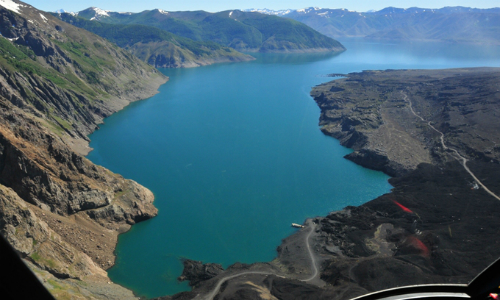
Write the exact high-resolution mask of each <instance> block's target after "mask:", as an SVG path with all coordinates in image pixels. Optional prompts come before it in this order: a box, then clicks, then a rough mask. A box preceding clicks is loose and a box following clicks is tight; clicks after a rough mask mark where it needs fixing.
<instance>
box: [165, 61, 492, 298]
mask: <svg viewBox="0 0 500 300" xmlns="http://www.w3.org/2000/svg"><path fill="white" fill-rule="evenodd" d="M499 79H500V70H499V69H494V68H478V69H452V70H401V71H394V70H387V71H365V72H362V73H353V74H349V75H347V78H344V79H340V80H336V81H332V82H329V83H325V84H322V85H320V86H318V87H315V88H314V89H313V91H312V92H311V94H312V96H313V97H314V99H315V100H316V102H317V103H318V105H319V106H320V108H321V117H320V124H321V125H322V128H321V129H322V131H323V132H324V133H325V134H327V135H331V136H333V137H335V138H337V139H339V140H340V141H341V143H342V144H343V145H345V146H348V147H351V148H353V149H354V152H353V153H352V154H350V155H348V156H347V157H346V158H348V159H351V160H353V161H354V162H356V163H359V164H361V165H363V166H365V167H368V168H372V169H376V170H382V171H384V172H386V173H388V174H390V175H392V176H394V177H393V178H391V179H390V183H391V184H392V185H393V186H394V188H393V189H392V191H391V193H389V194H386V195H383V196H381V197H378V198H377V199H374V200H372V201H370V202H368V203H366V204H363V205H361V206H359V207H346V208H345V209H343V210H341V211H337V212H332V213H330V214H329V215H328V216H326V217H317V218H314V219H311V220H309V221H307V222H306V223H304V224H305V225H306V228H305V229H301V230H300V231H299V232H297V233H296V234H294V235H292V236H290V237H287V238H286V239H284V240H283V241H282V244H281V245H280V246H279V247H278V255H277V258H276V259H274V260H273V261H272V262H269V263H256V264H252V265H242V264H235V265H233V266H230V267H229V268H228V269H227V270H224V271H221V270H220V268H216V270H217V272H213V270H212V271H211V272H202V271H203V270H204V269H207V268H204V267H203V266H204V265H203V264H202V263H201V262H190V263H189V264H185V265H187V266H189V267H186V268H185V270H184V273H183V276H182V278H181V279H187V280H190V282H191V286H192V287H193V290H192V291H190V292H185V293H181V294H177V295H174V296H172V297H162V298H159V299H212V298H215V297H216V298H217V299H234V298H238V299H256V298H265V299H292V298H293V299H312V298H314V299H350V298H352V297H355V296H359V295H362V294H366V293H368V292H373V291H378V290H381V289H387V288H392V287H396V286H403V285H410V284H424V283H467V282H468V281H470V280H472V279H473V278H474V276H476V275H477V274H478V273H479V272H480V271H481V270H482V269H484V268H485V267H486V266H488V265H489V264H490V263H491V262H493V261H494V260H496V259H497V258H498V257H499V256H500V248H499V247H498V242H497V239H496V236H497V234H498V228H500V226H499V225H500V221H499V220H498V218H497V217H496V215H497V214H498V213H500V202H499V201H498V200H496V199H495V198H494V197H492V196H491V195H490V194H488V193H487V192H486V191H485V190H483V189H481V188H479V187H478V186H477V184H476V183H475V182H474V179H473V178H472V177H471V176H470V174H469V173H468V172H467V171H466V169H465V168H464V167H463V165H462V164H461V162H460V160H458V159H457V157H456V155H455V154H454V153H453V151H452V150H451V149H456V150H457V151H458V152H459V153H460V154H461V155H463V156H464V157H466V158H467V159H468V162H467V167H468V168H469V169H470V170H471V171H472V172H474V174H475V175H476V177H477V178H478V179H479V180H481V182H482V183H483V184H484V185H485V186H487V187H488V188H489V189H490V190H491V191H493V192H494V193H496V194H497V195H498V194H500V183H499V182H498V181H497V180H496V178H498V176H499V175H500V168H499V160H498V155H500V151H499V150H500V148H498V147H496V143H499V142H500V136H499V134H498V132H500V128H499V127H500V122H498V116H497V112H498V111H499V109H500V107H499V105H500V94H499V93H498V91H497V83H498V80H499ZM405 96H406V97H405ZM412 110H413V111H414V112H415V113H416V114H413V113H412ZM417 116H421V119H419V118H418V117H417ZM429 122H430V123H429ZM429 124H430V125H433V126H434V127H435V128H436V129H437V130H439V131H440V132H442V133H443V140H441V139H440V135H439V134H438V133H437V131H435V130H432V128H430V126H429ZM443 145H447V146H446V147H448V148H444V147H443ZM311 226H312V227H311ZM310 228H312V230H313V231H312V233H313V234H311V236H310V237H309V238H308V239H306V238H305V236H306V234H307V232H308V231H309V230H311V229H310ZM306 242H307V243H306ZM306 245H307V247H306ZM306 248H310V249H312V250H311V253H312V254H311V256H314V257H315V258H316V261H317V262H318V263H317V267H318V268H319V273H320V275H319V278H318V279H314V280H310V279H309V278H308V277H309V276H310V275H311V274H312V272H313V268H312V266H311V259H310V257H309V255H308V254H307V252H306V250H305V249H306ZM193 264H194V265H195V266H196V267H193ZM200 270H201V271H200ZM238 274H240V275H238ZM217 284H218V285H217ZM214 293H215V294H214Z"/></svg>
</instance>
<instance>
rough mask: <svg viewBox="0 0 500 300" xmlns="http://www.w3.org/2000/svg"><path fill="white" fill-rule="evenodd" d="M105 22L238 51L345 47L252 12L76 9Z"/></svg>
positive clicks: (292, 23) (298, 25) (303, 28)
mask: <svg viewBox="0 0 500 300" xmlns="http://www.w3.org/2000/svg"><path fill="white" fill-rule="evenodd" d="M79 16H81V17H84V18H87V19H89V20H90V19H97V20H99V21H100V22H105V23H109V24H141V25H147V26H152V27H156V28H159V29H162V30H166V31H168V32H171V33H174V34H176V35H180V36H183V37H187V38H190V39H194V40H197V41H214V42H217V43H221V44H223V45H226V46H229V47H233V48H235V49H237V50H242V51H260V52H291V51H292V52H293V51H295V52H296V51H343V50H345V48H344V47H343V46H342V45H341V44H340V43H339V42H338V41H335V40H333V39H331V38H328V37H326V36H324V35H322V34H320V33H318V32H316V31H315V30H313V29H311V28H309V27H308V26H307V25H304V24H302V23H300V22H297V21H293V20H290V19H285V18H279V17H276V16H269V15H263V14H259V13H252V12H242V11H239V10H235V11H224V12H219V13H208V12H204V11H193V12H164V11H160V10H151V11H144V12H141V13H127V14H123V13H113V12H108V16H99V15H97V14H96V12H95V10H94V9H93V8H89V9H87V10H85V11H82V12H80V13H79Z"/></svg>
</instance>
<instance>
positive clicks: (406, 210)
mask: <svg viewBox="0 0 500 300" xmlns="http://www.w3.org/2000/svg"><path fill="white" fill-rule="evenodd" d="M392 202H394V203H395V204H396V205H397V206H399V208H401V209H402V210H403V211H405V212H407V213H410V214H412V213H413V212H412V211H411V209H409V208H408V207H406V206H403V205H402V204H401V203H399V202H398V201H396V200H392Z"/></svg>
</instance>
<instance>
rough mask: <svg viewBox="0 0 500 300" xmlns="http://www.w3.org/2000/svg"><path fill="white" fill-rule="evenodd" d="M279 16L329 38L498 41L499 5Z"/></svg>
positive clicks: (295, 12) (304, 12)
mask: <svg viewBox="0 0 500 300" xmlns="http://www.w3.org/2000/svg"><path fill="white" fill-rule="evenodd" d="M268 13H273V12H268ZM280 16H281V17H284V18H291V19H294V20H297V21H300V22H303V23H304V24H306V25H308V26H310V27H312V28H314V29H316V30H317V31H319V32H321V33H323V34H325V35H327V36H330V37H333V38H342V37H364V38H367V39H376V40H433V41H446V42H458V43H477V44H497V45H498V44H500V37H499V36H498V34H496V33H497V32H498V28H499V27H500V8H489V9H478V8H470V7H461V6H457V7H443V8H440V9H427V8H418V7H411V8H407V9H404V8H396V7H387V8H384V9H381V10H379V11H371V12H357V11H350V10H347V9H328V8H313V7H310V8H305V9H299V10H290V11H289V12H288V13H286V14H280Z"/></svg>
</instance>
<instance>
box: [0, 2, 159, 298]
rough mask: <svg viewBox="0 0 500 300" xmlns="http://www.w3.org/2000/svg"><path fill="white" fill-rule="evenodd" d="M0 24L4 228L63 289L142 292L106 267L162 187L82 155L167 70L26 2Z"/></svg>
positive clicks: (98, 293)
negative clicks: (117, 280)
mask: <svg viewBox="0 0 500 300" xmlns="http://www.w3.org/2000/svg"><path fill="white" fill-rule="evenodd" d="M0 33H1V34H2V36H1V37H0V233H1V234H2V235H3V236H4V237H5V238H6V239H7V240H8V241H9V242H10V243H11V244H12V245H13V246H14V248H15V249H16V250H17V251H18V252H19V254H20V255H21V257H22V258H23V259H24V260H25V261H26V262H27V263H28V265H29V266H30V267H31V268H32V269H33V270H34V271H35V273H36V274H37V276H39V278H40V279H41V280H42V281H43V283H44V284H45V285H46V287H47V288H48V289H49V290H50V291H51V292H53V294H54V295H56V296H57V297H58V298H59V297H60V298H64V299H66V298H76V299H82V298H88V299H129V298H135V297H134V295H133V294H132V292H130V291H128V290H126V289H124V288H123V287H121V286H118V285H115V284H112V283H111V282H110V280H109V278H108V277H107V273H106V271H105V270H106V269H108V268H110V267H111V266H112V265H113V264H114V254H113V251H114V248H115V245H116V241H117V237H118V234H119V233H121V232H124V231H126V230H128V229H129V228H130V226H131V225H133V224H135V223H136V222H140V221H143V220H146V219H149V218H151V217H153V216H155V215H156V214H157V209H156V208H155V207H154V206H153V200H154V196H153V194H152V193H151V191H149V190H148V189H146V188H144V187H142V186H141V185H139V184H138V183H136V182H134V181H132V180H127V179H124V178H123V177H121V176H120V175H118V174H114V173H112V172H111V171H109V170H106V169H105V168H103V167H100V166H96V165H94V164H93V163H92V162H90V161H89V160H87V159H86V158H84V157H82V156H81V154H86V153H87V152H88V150H89V148H88V145H87V143H88V138H87V135H88V134H89V133H91V132H92V131H93V130H95V129H96V128H97V124H99V123H101V122H102V120H103V118H104V117H106V116H109V115H110V114H112V113H113V112H115V111H117V110H119V109H121V108H123V107H124V106H125V105H127V104H128V103H130V102H131V101H135V100H139V99H143V98H146V97H149V96H152V95H153V94H155V93H156V91H157V88H158V87H159V85H160V84H162V83H164V82H165V81H166V80H167V78H166V77H164V76H163V75H162V74H161V73H159V72H157V71H156V70H155V69H153V68H152V67H151V66H148V65H147V64H145V63H143V62H141V61H140V60H139V59H137V58H135V57H134V56H133V55H131V54H130V53H128V52H126V51H124V50H122V49H120V48H118V47H117V46H115V45H113V44H111V43H109V42H108V41H106V40H104V39H102V38H100V37H98V36H96V35H94V34H91V33H89V32H86V31H84V30H82V29H79V28H76V27H73V26H71V25H69V24H67V23H64V22H62V21H60V20H58V19H57V18H54V17H52V16H51V15H49V14H45V13H44V12H41V11H38V10H36V9H35V8H33V7H31V6H29V5H27V4H24V3H22V2H18V1H3V2H1V3H0ZM75 151H77V152H75Z"/></svg>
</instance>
